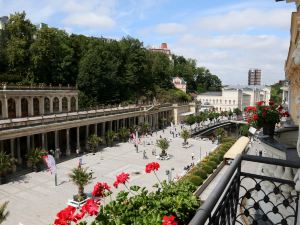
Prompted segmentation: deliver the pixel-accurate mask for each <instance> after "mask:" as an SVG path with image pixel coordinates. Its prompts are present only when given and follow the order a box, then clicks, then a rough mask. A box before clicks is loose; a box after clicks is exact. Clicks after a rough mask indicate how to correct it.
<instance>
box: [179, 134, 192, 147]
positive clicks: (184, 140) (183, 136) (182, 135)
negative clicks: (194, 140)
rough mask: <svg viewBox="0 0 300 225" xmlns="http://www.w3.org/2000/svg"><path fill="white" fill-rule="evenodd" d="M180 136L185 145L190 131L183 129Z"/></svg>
mask: <svg viewBox="0 0 300 225" xmlns="http://www.w3.org/2000/svg"><path fill="white" fill-rule="evenodd" d="M180 136H181V137H182V139H183V144H184V145H186V144H187V140H188V139H189V138H190V132H188V131H187V130H183V131H182V132H181V134H180Z"/></svg>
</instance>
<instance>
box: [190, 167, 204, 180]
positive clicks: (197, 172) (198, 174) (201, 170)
mask: <svg viewBox="0 0 300 225" xmlns="http://www.w3.org/2000/svg"><path fill="white" fill-rule="evenodd" d="M192 175H195V176H199V177H201V178H202V179H203V180H205V179H206V178H207V173H206V171H205V170H203V169H201V168H197V170H195V171H194V172H193V173H192Z"/></svg>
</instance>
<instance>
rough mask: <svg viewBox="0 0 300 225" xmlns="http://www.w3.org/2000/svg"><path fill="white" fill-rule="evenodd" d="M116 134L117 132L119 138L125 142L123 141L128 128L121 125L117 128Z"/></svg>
mask: <svg viewBox="0 0 300 225" xmlns="http://www.w3.org/2000/svg"><path fill="white" fill-rule="evenodd" d="M118 134H119V137H120V139H121V140H122V141H123V142H125V141H126V138H128V137H129V130H128V129H127V128H126V127H121V128H120V129H119V132H118Z"/></svg>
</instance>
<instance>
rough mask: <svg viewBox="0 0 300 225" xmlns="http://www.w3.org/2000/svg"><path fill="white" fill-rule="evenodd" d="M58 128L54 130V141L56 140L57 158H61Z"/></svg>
mask: <svg viewBox="0 0 300 225" xmlns="http://www.w3.org/2000/svg"><path fill="white" fill-rule="evenodd" d="M58 132H59V131H58V130H56V131H54V136H55V137H54V142H55V158H56V159H59V153H60V150H59V136H58Z"/></svg>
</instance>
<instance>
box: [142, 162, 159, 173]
mask: <svg viewBox="0 0 300 225" xmlns="http://www.w3.org/2000/svg"><path fill="white" fill-rule="evenodd" d="M159 167H160V165H159V164H158V163H157V162H151V163H148V164H147V165H146V168H145V171H146V173H151V172H152V171H154V170H156V171H157V170H158V169H159Z"/></svg>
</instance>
